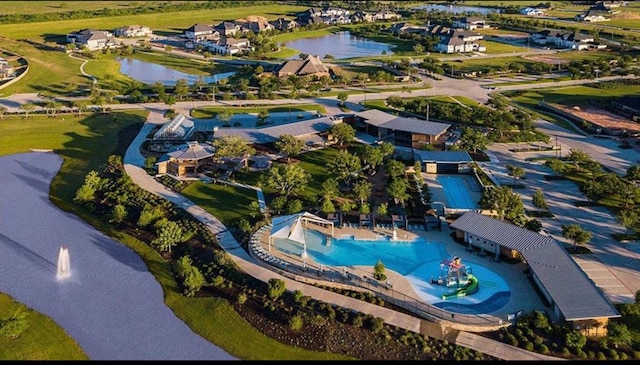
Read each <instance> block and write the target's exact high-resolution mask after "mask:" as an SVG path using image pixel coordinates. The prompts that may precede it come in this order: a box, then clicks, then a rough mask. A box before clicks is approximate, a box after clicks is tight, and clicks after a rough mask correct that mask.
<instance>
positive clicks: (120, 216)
mask: <svg viewBox="0 0 640 365" xmlns="http://www.w3.org/2000/svg"><path fill="white" fill-rule="evenodd" d="M126 218H127V208H126V207H125V206H124V205H122V204H116V205H114V206H113V210H112V211H111V214H110V217H109V222H110V223H115V224H120V223H122V222H124V220H125V219H126Z"/></svg>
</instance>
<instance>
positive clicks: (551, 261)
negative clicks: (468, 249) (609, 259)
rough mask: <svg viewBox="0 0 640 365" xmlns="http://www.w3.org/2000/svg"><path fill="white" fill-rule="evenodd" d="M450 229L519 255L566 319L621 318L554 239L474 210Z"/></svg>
mask: <svg viewBox="0 0 640 365" xmlns="http://www.w3.org/2000/svg"><path fill="white" fill-rule="evenodd" d="M450 226H451V228H455V229H458V230H461V231H464V232H468V233H469V234H472V235H474V236H477V237H481V238H484V239H486V240H490V241H492V242H495V243H497V244H499V245H500V246H503V247H506V248H509V249H512V250H516V251H518V252H520V254H521V255H522V257H523V258H524V260H525V261H526V262H527V264H528V265H529V267H530V268H531V270H532V271H533V273H534V275H535V276H536V277H537V278H538V279H539V280H538V282H539V284H540V285H541V286H542V287H544V288H545V289H546V291H547V292H548V293H549V294H550V295H551V297H552V298H553V302H554V303H555V304H556V306H557V307H558V309H559V310H560V311H561V312H562V315H563V316H564V318H565V319H566V320H568V321H575V320H582V319H590V318H603V317H607V318H616V317H620V313H618V311H617V310H616V308H615V307H614V306H613V304H612V303H611V302H610V301H609V300H608V299H607V298H606V297H605V296H604V295H603V294H602V292H601V291H600V290H599V289H598V288H597V287H596V286H595V284H594V283H593V282H592V281H591V280H590V279H589V278H588V277H587V275H586V274H585V273H584V271H582V269H580V267H579V266H578V264H576V262H575V261H574V260H573V259H572V258H571V256H570V255H569V254H568V253H567V252H566V251H565V250H564V249H563V248H562V247H561V246H560V244H559V243H558V242H557V241H556V240H555V239H553V238H552V237H550V236H545V235H542V234H539V233H537V232H533V231H530V230H528V229H526V228H522V227H518V226H516V225H514V224H511V223H508V222H503V221H500V220H498V219H496V218H492V217H489V216H486V215H483V214H480V213H477V212H473V211H469V212H466V213H465V214H464V215H462V216H461V217H460V218H458V219H456V220H455V221H454V222H453V223H452V224H451V225H450Z"/></svg>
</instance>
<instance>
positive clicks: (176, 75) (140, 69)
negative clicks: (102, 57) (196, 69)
mask: <svg viewBox="0 0 640 365" xmlns="http://www.w3.org/2000/svg"><path fill="white" fill-rule="evenodd" d="M116 61H118V62H120V73H122V74H124V75H127V76H129V77H131V78H132V79H136V80H138V81H140V82H142V83H145V84H148V85H153V84H154V83H155V82H157V81H161V82H162V83H163V84H165V85H167V86H173V85H175V84H176V82H177V81H178V80H180V79H185V80H187V83H188V84H189V85H193V84H195V83H196V81H198V78H200V77H202V81H204V82H205V83H207V84H210V83H214V82H218V81H220V80H221V79H224V78H227V77H230V76H232V75H233V74H235V72H225V73H220V74H215V75H211V76H199V75H192V74H188V73H184V72H180V71H178V70H174V69H172V68H169V67H166V66H163V65H159V64H157V63H151V62H145V61H140V60H136V59H134V58H122V57H118V58H116Z"/></svg>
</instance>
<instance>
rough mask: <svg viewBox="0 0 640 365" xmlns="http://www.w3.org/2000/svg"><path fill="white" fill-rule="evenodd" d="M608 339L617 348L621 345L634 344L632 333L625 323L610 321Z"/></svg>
mask: <svg viewBox="0 0 640 365" xmlns="http://www.w3.org/2000/svg"><path fill="white" fill-rule="evenodd" d="M607 339H608V340H609V342H611V343H613V346H614V347H615V348H618V346H619V345H623V346H629V345H631V344H632V343H633V337H632V335H631V331H629V329H628V328H627V326H626V325H625V324H624V323H618V322H613V321H610V322H609V323H607Z"/></svg>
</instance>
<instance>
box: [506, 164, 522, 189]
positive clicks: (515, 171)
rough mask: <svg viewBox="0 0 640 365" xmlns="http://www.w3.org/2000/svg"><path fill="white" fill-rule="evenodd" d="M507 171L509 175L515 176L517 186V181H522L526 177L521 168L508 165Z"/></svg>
mask: <svg viewBox="0 0 640 365" xmlns="http://www.w3.org/2000/svg"><path fill="white" fill-rule="evenodd" d="M506 167H507V171H509V175H510V176H513V184H514V185H515V183H516V180H517V179H520V178H522V177H523V176H524V169H523V168H522V167H520V166H514V165H507V166H506Z"/></svg>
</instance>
